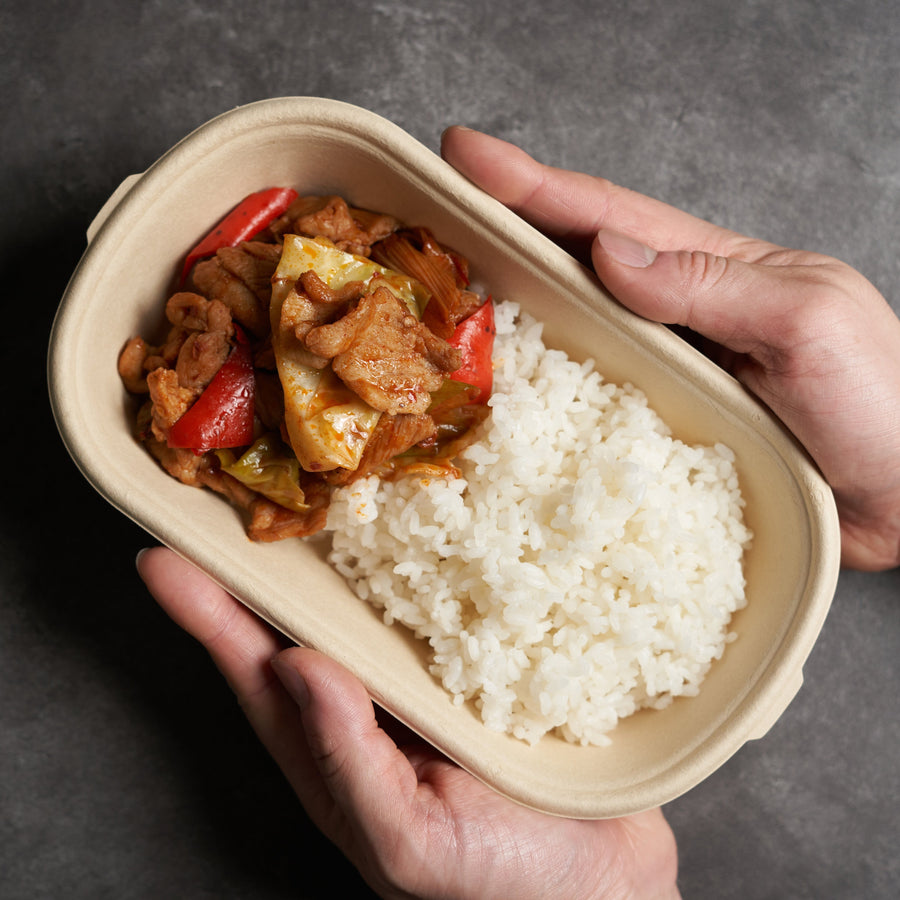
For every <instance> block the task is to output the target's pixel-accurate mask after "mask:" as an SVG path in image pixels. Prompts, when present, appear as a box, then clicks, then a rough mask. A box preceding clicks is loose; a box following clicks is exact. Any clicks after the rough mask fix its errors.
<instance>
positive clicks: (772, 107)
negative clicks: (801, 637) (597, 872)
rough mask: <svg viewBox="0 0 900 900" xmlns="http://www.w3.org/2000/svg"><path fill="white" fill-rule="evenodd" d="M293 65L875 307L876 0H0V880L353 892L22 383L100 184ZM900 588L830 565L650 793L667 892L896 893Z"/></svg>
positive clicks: (152, 888)
mask: <svg viewBox="0 0 900 900" xmlns="http://www.w3.org/2000/svg"><path fill="white" fill-rule="evenodd" d="M287 94H307V95H318V96H324V97H331V98H335V99H340V100H345V101H349V102H351V103H355V104H358V105H360V106H364V107H367V108H369V109H371V110H374V111H375V112H377V113H380V114H381V115H383V116H386V117H387V118H390V119H392V120H394V121H395V122H397V123H398V124H399V125H401V126H402V127H404V128H405V129H407V130H408V131H409V132H411V133H412V134H413V135H414V136H415V137H417V138H418V139H420V140H421V141H422V142H424V143H425V144H427V145H428V146H430V147H432V148H433V149H436V148H437V146H438V140H439V135H440V132H441V131H442V129H443V128H444V127H445V126H446V125H448V124H450V123H454V122H461V123H464V124H468V125H471V126H473V127H476V128H480V129H483V130H486V131H489V132H492V133H494V134H497V135H499V136H501V137H504V138H507V139H510V140H512V141H515V142H518V143H519V144H521V145H522V146H523V147H525V148H526V149H527V150H528V151H530V152H531V153H533V154H534V155H536V156H537V157H539V158H540V159H542V160H544V161H546V162H549V163H553V164H555V165H559V166H565V167H570V168H576V169H581V170H584V171H588V172H592V173H597V174H602V175H604V176H607V177H609V178H611V179H614V180H616V181H618V182H621V183H623V184H626V185H628V186H630V187H633V188H636V189H638V190H640V191H643V192H646V193H649V194H652V195H655V196H657V197H660V198H662V199H664V200H666V201H668V202H671V203H674V204H676V205H679V206H682V207H684V208H687V209H689V210H691V211H692V212H694V213H696V214H698V215H700V216H703V217H707V218H711V219H713V220H715V221H716V222H718V223H720V224H723V225H727V226H729V227H733V228H735V229H738V230H740V231H743V232H746V233H750V234H753V235H756V236H759V237H766V238H769V239H771V240H774V241H777V242H782V243H785V244H790V245H794V246H802V247H805V248H808V249H814V250H818V251H822V252H825V253H830V254H834V255H836V256H839V257H841V258H843V259H845V260H846V261H848V262H850V263H851V264H853V265H854V266H856V267H857V268H859V269H861V270H862V271H863V272H865V273H866V274H867V275H868V276H869V278H870V279H871V280H872V281H873V282H874V283H875V284H876V285H877V286H878V287H879V288H880V289H881V290H882V291H883V292H884V293H885V295H886V296H887V297H888V299H889V300H890V301H891V302H892V303H893V305H894V309H895V310H896V309H898V289H900V266H898V260H897V251H898V243H900V7H898V6H897V5H896V4H895V3H894V2H892V0H882V2H879V0H845V2H837V0H835V2H813V0H807V2H793V0H756V2H734V3H732V2H721V3H716V2H714V0H705V2H690V0H681V2H677V3H676V2H668V0H637V2H630V3H625V2H609V0H608V2H594V3H591V2H548V0H544V2H535V0H515V2H512V0H494V2H490V3H488V2H482V3H467V2H461V0H442V2H428V0H419V2H411V3H403V2H395V0H380V2H372V0H366V2H362V0H343V2H341V3H302V2H296V3H290V2H263V3H235V2H230V0H223V2H174V0H156V2H129V3H119V2H113V0H107V2H95V3H91V2H69V0H65V2H47V0H38V2H33V3H31V4H16V5H13V4H7V5H5V6H4V7H3V10H2V11H0V128H2V132H0V133H2V157H0V178H2V188H0V190H2V193H0V200H2V207H0V211H2V216H0V228H2V242H0V247H2V250H3V268H2V273H3V289H4V296H5V308H6V311H7V316H6V324H5V327H4V329H3V337H2V340H3V354H2V360H3V363H4V365H5V368H6V372H5V378H4V390H3V406H2V409H3V413H4V419H5V425H4V433H5V434H6V439H5V442H4V443H5V453H4V463H5V465H4V466H3V472H4V475H5V478H4V490H3V506H2V509H3V514H2V522H3V537H2V542H0V578H2V590H0V684H2V689H0V894H2V896H3V897H6V898H43V897H53V898H55V897H67V898H102V897H115V898H119V900H130V898H142V900H143V898H156V897H184V898H194V897H197V898H201V897H211V898H212V897H215V898H237V897H248V898H276V897H277V898H281V897H284V898H287V897H308V898H320V897H321V898H324V897H330V896H333V895H334V893H335V891H340V890H344V891H346V892H348V893H349V894H350V895H351V896H357V897H364V896H367V891H366V889H365V887H364V885H362V884H361V882H360V881H359V879H358V877H357V876H356V875H355V873H354V872H353V871H352V869H350V868H349V866H348V865H347V864H345V863H344V861H343V859H342V857H341V856H340V855H339V854H338V853H337V852H336V851H335V850H333V848H331V847H330V845H329V844H327V842H325V841H324V839H322V838H321V837H319V836H318V834H317V833H316V832H315V831H314V829H313V828H312V827H311V826H310V825H309V824H308V822H307V821H306V819H305V817H304V815H303V813H302V811H301V810H300V809H299V808H298V806H297V804H296V802H295V801H294V800H293V798H292V796H291V795H290V794H289V792H288V790H287V788H286V786H285V784H284V783H283V782H282V780H281V776H280V774H279V773H278V772H277V771H276V770H275V768H274V766H273V765H272V764H271V762H270V761H269V759H268V758H267V757H266V755H265V754H264V753H263V751H262V750H261V749H260V748H259V747H258V746H257V744H256V742H255V739H254V738H253V737H252V736H251V735H250V734H249V733H248V728H247V727H246V725H245V723H244V720H243V718H242V716H241V714H240V713H239V711H238V710H237V708H236V706H235V704H234V702H233V700H232V698H231V696H230V694H229V692H228V691H227V689H226V688H225V686H224V684H223V683H222V682H221V681H220V680H219V677H218V675H217V673H216V672H215V671H214V670H213V669H212V666H211V664H210V663H209V662H208V661H207V659H206V657H205V655H204V654H203V652H202V651H200V650H199V649H198V648H197V647H196V646H195V645H194V644H193V643H192V642H191V641H190V640H189V639H188V638H186V637H185V636H184V635H182V634H181V633H180V632H179V631H177V630H176V628H175V627H174V626H172V625H171V624H170V623H169V622H168V620H167V619H165V617H164V616H163V615H162V614H161V613H160V612H158V611H157V609H156V607H155V606H154V604H153V603H152V601H151V600H150V598H149V597H148V596H147V595H146V593H145V592H144V590H143V589H142V586H141V585H140V583H139V582H138V580H137V578H136V576H135V574H134V569H133V557H134V554H135V552H136V551H137V550H138V549H139V548H140V547H141V546H143V545H144V544H145V542H146V541H145V537H144V536H143V534H142V532H141V531H140V530H139V529H138V528H136V527H135V526H133V525H131V524H130V523H129V522H128V521H126V520H125V519H123V518H122V517H121V516H120V515H118V514H117V513H116V512H114V511H113V510H112V509H111V508H108V507H107V506H106V505H105V504H104V502H103V501H102V500H100V499H99V498H98V497H97V496H96V495H95V494H94V493H93V492H92V489H91V488H90V487H88V486H87V484H86V483H85V482H83V481H82V479H81V477H80V475H79V474H78V472H77V471H76V469H75V467H74V466H73V465H72V464H71V462H70V461H69V460H68V457H67V456H66V454H65V451H64V450H63V447H62V445H61V443H60V441H59V439H58V437H57V436H56V432H55V428H54V426H53V423H52V420H51V416H50V412H49V408H48V405H47V401H46V388H45V383H44V354H45V350H46V340H47V335H48V331H49V328H50V323H51V320H52V316H53V313H54V309H55V306H56V304H57V302H58V300H59V297H60V295H61V294H62V292H63V289H64V287H65V284H66V280H67V278H68V276H69V274H70V272H71V270H72V269H73V267H74V265H75V263H76V261H77V259H78V257H79V255H80V253H81V252H82V250H83V247H84V231H85V228H86V227H87V225H88V223H89V222H90V220H91V219H92V217H93V215H94V214H95V212H96V211H97V210H98V208H99V207H100V205H101V204H102V203H103V201H104V200H105V199H106V197H107V196H108V195H109V194H110V192H111V191H112V190H113V189H114V188H115V186H116V185H117V184H118V183H119V181H120V180H121V179H122V178H123V177H124V176H126V175H128V174H130V173H132V172H139V171H142V170H143V169H145V168H146V167H147V166H148V165H149V164H150V163H151V162H153V161H154V160H155V159H156V158H157V157H158V156H159V155H160V154H161V153H163V152H164V151H165V150H166V149H167V148H168V147H169V146H170V145H171V144H172V143H174V142H175V141H176V140H178V139H179V138H180V137H182V136H183V135H184V134H185V133H187V132H188V131H190V130H191V129H193V128H194V127H196V126H197V125H199V124H201V123H202V122H204V121H205V120H207V119H208V118H210V117H212V116H214V115H216V114H218V113H220V112H223V111H225V110H227V109H229V108H231V107H233V106H236V105H239V104H243V103H246V102H249V101H252V100H258V99H262V98H264V97H269V96H278V95H287ZM898 464H900V462H898ZM898 595H900V572H898V571H894V572H891V573H886V574H881V575H864V574H858V573H850V572H848V573H844V574H843V575H842V577H841V580H840V584H839V589H838V594H837V597H836V599H835V603H834V606H833V611H832V613H831V615H830V617H829V619H828V621H827V623H826V625H825V628H824V631H823V633H822V636H821V640H820V642H819V643H818V644H817V646H816V648H815V650H814V652H813V654H812V656H811V658H810V660H809V662H808V665H807V667H806V671H805V675H806V684H805V686H804V688H803V690H802V691H801V693H800V694H799V696H798V698H797V700H796V701H795V702H794V703H793V705H792V706H791V707H790V708H789V710H788V711H787V713H786V714H785V715H784V717H783V718H782V719H781V720H780V721H779V722H778V724H777V725H776V726H775V727H774V728H773V729H772V731H771V732H770V734H769V735H768V736H767V737H766V738H765V739H764V740H762V741H758V742H755V743H752V744H749V745H747V746H746V747H745V748H744V749H742V750H741V751H740V752H739V753H738V754H737V755H736V756H735V757H734V758H733V759H732V760H731V761H730V762H728V763H727V764H726V765H725V766H724V767H723V768H722V769H721V770H720V771H719V772H717V773H716V774H715V775H714V776H713V777H711V778H710V779H709V780H708V781H706V782H705V783H704V784H702V785H701V786H699V787H697V788H696V789H695V790H693V791H691V792H690V793H689V794H688V795H686V796H684V797H682V798H680V799H679V800H677V801H675V802H674V803H672V804H671V805H670V806H669V807H668V809H667V813H668V816H669V819H670V821H671V822H672V824H673V826H674V828H675V831H676V834H677V836H678V840H679V845H680V854H681V873H682V874H681V885H682V890H683V892H684V895H685V897H687V898H702V900H707V898H722V897H728V898H731V897H734V898H740V900H761V898H817V900H818V898H835V900H839V898H847V900H850V898H853V900H857V898H869V900H880V898H884V900H887V898H894V897H896V896H897V895H898V882H900V867H898V861H897V860H898V854H897V836H898V828H897V823H898V822H897V820H898V816H897V813H896V806H897V801H898V799H900V785H898V766H897V762H896V759H897V749H896V748H897V746H898V741H900V724H898V719H900V716H898V712H900V704H898V699H897V688H898V650H900V596H898Z"/></svg>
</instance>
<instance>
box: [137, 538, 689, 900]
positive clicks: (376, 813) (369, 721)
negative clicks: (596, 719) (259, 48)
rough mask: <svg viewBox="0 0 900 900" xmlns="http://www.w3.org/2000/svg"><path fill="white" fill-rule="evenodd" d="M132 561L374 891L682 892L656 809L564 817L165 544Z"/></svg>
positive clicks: (481, 895) (484, 899)
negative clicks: (397, 712)
mask: <svg viewBox="0 0 900 900" xmlns="http://www.w3.org/2000/svg"><path fill="white" fill-rule="evenodd" d="M137 565H138V571H139V573H140V575H141V577H142V578H143V579H144V582H145V583H146V585H147V587H148V588H149V590H150V592H151V593H152V594H153V596H154V597H155V598H156V600H157V601H158V602H159V604H160V606H162V608H163V609H164V610H165V611H166V612H167V613H168V614H169V615H170V616H171V618H172V619H173V620H174V621H175V622H176V623H177V624H179V625H180V626H181V627H182V628H184V629H185V630H186V631H187V632H188V633H189V634H191V635H193V636H194V637H195V638H196V639H197V640H198V641H200V643H201V644H203V646H205V647H206V649H207V650H208V651H209V653H210V655H211V656H212V659H213V661H214V662H215V664H216V665H217V666H218V668H219V670H220V671H221V672H222V674H223V675H224V676H225V678H226V680H227V682H228V684H229V685H230V686H231V689H232V690H233V691H234V693H235V695H236V696H237V699H238V702H239V703H240V705H241V707H242V709H243V711H244V713H245V715H246V716H247V718H248V720H249V721H250V724H251V725H252V726H253V728H254V730H255V731H256V734H257V736H258V737H259V739H260V740H261V741H262V743H263V744H264V745H265V747H266V748H267V749H268V751H269V753H271V755H272V757H273V758H274V760H275V762H276V763H277V764H278V766H279V767H280V768H281V770H282V772H283V773H284V775H285V777H286V778H287V780H288V782H289V783H290V785H291V787H292V788H293V790H294V791H295V793H296V794H297V796H298V798H299V799H300V802H301V803H302V804H303V806H304V808H305V810H306V812H307V814H308V815H309V817H310V819H312V821H313V822H314V823H315V824H316V825H317V826H318V827H319V828H320V829H321V830H322V832H323V833H324V834H325V835H326V836H327V837H328V838H329V839H330V840H332V841H333V842H334V843H335V844H336V845H337V846H338V847H339V848H340V849H341V850H342V851H343V852H344V854H345V855H346V856H347V857H348V859H349V860H350V861H351V862H352V863H353V864H354V865H355V866H356V867H357V868H358V869H359V871H360V873H361V874H362V876H363V877H364V878H365V879H366V881H367V882H368V883H369V884H370V885H371V886H372V888H373V889H374V890H375V891H376V892H378V893H379V894H380V895H381V896H383V897H405V898H409V897H429V898H430V897H434V898H437V897H452V898H454V900H465V898H469V897H471V898H474V900H490V898H495V897H496V898H508V897H516V898H517V900H528V898H531V897H533V898H541V900H547V898H554V897H560V898H566V900H576V898H582V897H583V898H587V897H591V898H606V897H615V898H624V897H633V898H640V900H644V898H647V900H650V898H677V897H678V896H679V894H678V890H677V888H676V887H675V873H676V866H677V863H676V851H675V842H674V838H673V836H672V833H671V830H670V829H669V826H668V825H667V824H666V821H665V819H664V818H663V815H662V813H661V812H660V811H659V810H653V811H650V812H646V813H641V814H639V815H635V816H628V817H626V818H622V819H615V820H600V821H575V820H571V819H560V818H555V817H552V816H547V815H542V814H541V813H538V812H534V811H533V810H530V809H526V808H524V807H521V806H518V805H517V804H515V803H513V802H512V801H510V800H507V799H505V798H503V797H501V796H500V795H499V794H497V793H496V792H494V791H493V790H491V789H490V788H488V787H486V786H485V785H484V784H482V783H481V782H480V781H478V780H477V779H475V778H474V777H473V776H471V775H469V774H468V773H467V772H465V771H463V770H462V769H460V768H459V767H458V766H457V765H455V764H454V763H452V762H450V761H449V760H447V759H446V758H444V757H443V756H441V755H440V754H439V753H438V752H437V751H435V750H434V749H433V748H431V747H430V746H428V745H427V744H426V743H425V742H424V741H422V740H420V739H418V738H416V737H415V736H414V735H412V734H411V733H408V732H405V729H403V728H402V726H400V725H399V723H397V722H395V721H394V720H392V719H391V718H390V717H389V716H384V715H383V714H381V713H379V718H376V712H375V709H374V707H373V705H372V702H371V700H370V699H369V697H368V694H367V693H366V690H365V688H364V687H363V685H362V684H361V683H360V682H359V681H358V680H357V679H356V678H354V676H353V675H351V674H350V673H349V672H348V671H347V670H346V669H344V668H343V667H342V666H340V665H339V664H338V663H336V662H334V661H333V660H331V659H329V658H328V657H326V656H324V655H322V654H321V653H317V652H315V651H313V650H309V649H304V648H299V647H289V645H288V642H287V641H286V640H285V639H284V638H283V637H281V636H280V635H279V634H278V633H277V632H276V631H275V630H274V629H272V628H270V627H269V626H268V625H266V624H265V623H264V622H263V621H262V620H261V619H259V618H257V616H255V615H254V614H253V613H252V612H251V611H250V610H248V609H247V608H246V607H244V606H243V605H241V604H240V603H238V601H237V600H235V599H234V598H233V597H231V596H230V595H229V594H228V593H227V592H226V591H224V590H223V589H222V588H221V587H219V586H218V585H216V584H215V583H214V582H213V581H211V580H210V579H209V578H207V577H206V576H205V575H204V574H202V573H201V572H200V571H199V570H197V569H195V568H194V567H193V566H192V565H190V564H189V563H187V562H185V561H184V560H183V559H181V558H180V557H178V556H176V555H175V554H174V553H173V552H172V551H170V550H167V549H165V548H161V547H159V548H155V549H152V550H148V551H145V552H144V553H142V554H141V555H140V556H139V557H138V563H137ZM389 732H391V733H389ZM393 732H399V733H400V734H402V735H403V738H402V740H401V741H400V743H399V744H398V743H397V742H396V741H395V739H394V737H392V736H391V735H392V733H393Z"/></svg>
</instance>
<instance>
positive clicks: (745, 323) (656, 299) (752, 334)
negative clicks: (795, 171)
mask: <svg viewBox="0 0 900 900" xmlns="http://www.w3.org/2000/svg"><path fill="white" fill-rule="evenodd" d="M591 255H592V260H593V263H594V268H595V269H596V271H597V275H598V276H599V277H600V280H601V281H602V282H603V284H604V285H605V286H606V288H607V290H609V292H610V293H611V294H613V296H614V297H616V299H617V300H618V301H619V302H620V303H622V304H623V305H624V306H627V307H628V308H629V309H631V310H632V312H635V313H637V314H638V315H640V316H643V317H644V318H646V319H652V320H653V321H656V322H663V323H665V324H667V325H682V326H684V327H686V328H689V329H691V330H692V331H695V332H697V333H698V334H700V335H702V336H703V337H705V338H708V339H710V340H712V341H715V342H716V343H718V344H720V345H722V346H723V347H727V348H728V349H729V350H732V351H734V352H735V353H739V354H747V355H749V356H750V357H752V358H754V359H755V360H756V361H757V362H759V363H762V364H763V365H767V364H768V363H770V362H771V361H772V356H773V351H774V352H776V353H777V351H778V350H780V349H784V350H787V349H789V348H796V346H797V344H796V338H797V333H796V332H797V329H798V328H800V327H801V324H802V321H803V320H805V319H806V318H807V317H806V316H805V315H802V314H800V313H802V310H803V308H804V306H805V305H806V302H807V301H808V300H809V299H811V298H813V297H814V295H815V291H814V287H815V285H814V278H813V277H811V276H812V274H813V272H812V267H809V266H796V267H794V266H781V265H777V266H776V265H763V264H759V263H751V262H745V261H742V260H739V259H735V258H734V257H727V256H716V255H715V254H713V253H707V252H704V251H702V250H677V251H665V250H655V249H653V248H651V247H648V246H645V245H644V244H642V243H641V242H639V241H637V240H635V239H634V238H632V237H630V236H628V235H625V234H621V233H620V232H616V231H610V230H607V229H603V230H601V231H600V232H599V233H598V234H597V236H596V238H595V240H594V245H593V247H592V253H591Z"/></svg>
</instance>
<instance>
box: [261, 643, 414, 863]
mask: <svg viewBox="0 0 900 900" xmlns="http://www.w3.org/2000/svg"><path fill="white" fill-rule="evenodd" d="M273 668H274V670H275V672H276V674H277V675H278V677H279V678H280V679H281V681H282V683H283V684H284V685H285V687H286V688H287V690H288V691H289V693H290V694H291V696H292V697H293V698H294V701H295V702H296V703H297V705H298V707H299V708H300V709H301V710H302V713H303V725H304V729H305V733H306V740H307V742H308V745H309V748H310V751H311V753H312V757H313V759H314V760H315V762H316V765H317V766H318V770H319V772H320V774H321V776H322V777H323V779H324V781H325V784H326V786H327V789H328V792H329V794H330V796H331V798H332V799H333V800H334V802H335V803H336V804H337V806H338V807H339V808H340V809H341V810H342V811H343V812H344V815H345V817H346V822H347V823H348V825H349V827H351V828H353V829H354V830H356V831H357V833H356V834H355V836H354V838H353V840H354V841H355V842H357V843H359V842H362V843H365V844H369V845H372V844H377V843H378V841H379V839H380V838H382V837H385V836H387V835H389V834H396V833H397V827H398V823H400V822H402V821H403V820H404V819H405V818H407V817H408V815H409V809H410V805H411V804H412V802H413V799H414V797H415V793H416V789H417V779H416V773H415V770H414V769H413V767H412V765H411V764H410V762H409V760H408V759H407V757H406V756H405V755H404V754H403V753H402V752H400V750H398V749H397V745H396V744H395V743H394V741H393V740H391V738H390V737H389V736H388V735H387V734H386V733H385V732H384V731H383V730H382V729H381V727H380V726H379V724H378V721H377V720H376V717H375V708H374V706H373V704H372V701H371V699H370V698H369V695H368V693H367V691H366V689H365V687H364V686H363V685H362V683H361V682H360V681H358V680H357V679H356V678H355V677H354V676H353V675H352V674H351V673H350V672H348V671H347V670H346V669H345V668H344V667H343V666H341V665H340V664H339V663H337V662H335V661H334V660H332V659H330V658H329V657H327V656H324V655H323V654H321V653H318V652H316V651H314V650H310V649H306V648H300V647H296V648H291V649H288V650H285V651H283V652H282V653H281V654H279V656H278V657H276V658H275V660H273ZM310 812H311V814H312V815H313V816H314V818H315V817H316V814H317V813H321V812H323V810H317V811H312V810H311V811H310ZM319 825H320V827H325V828H327V827H328V826H329V823H328V822H327V821H325V822H319ZM332 837H334V836H333V835H332ZM338 842H339V843H341V844H342V846H344V849H345V851H346V852H349V853H351V854H352V853H353V848H352V846H350V847H348V846H347V841H346V840H344V841H341V840H340V839H339V838H338Z"/></svg>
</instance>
